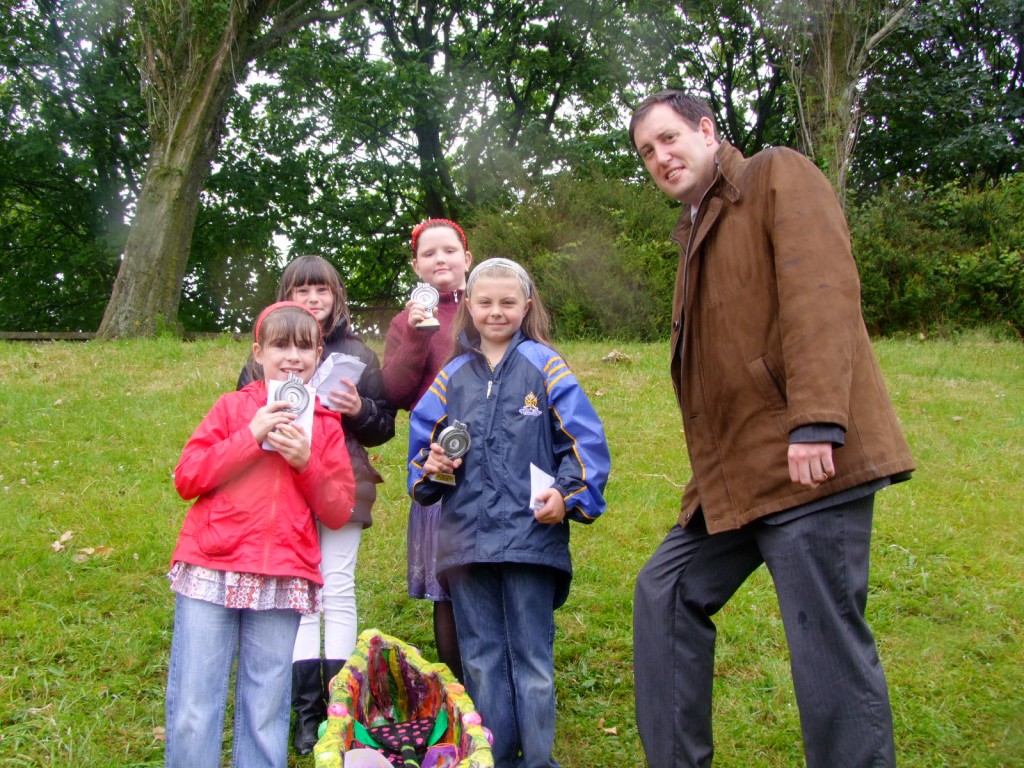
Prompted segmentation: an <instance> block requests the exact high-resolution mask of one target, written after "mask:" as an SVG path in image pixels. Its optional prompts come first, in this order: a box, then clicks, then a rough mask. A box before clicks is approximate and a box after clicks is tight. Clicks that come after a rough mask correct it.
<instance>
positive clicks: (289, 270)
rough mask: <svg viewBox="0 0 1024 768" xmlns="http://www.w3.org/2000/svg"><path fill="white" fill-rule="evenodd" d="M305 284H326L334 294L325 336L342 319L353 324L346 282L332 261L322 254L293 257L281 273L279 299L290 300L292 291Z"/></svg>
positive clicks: (278, 288) (278, 290) (328, 334)
mask: <svg viewBox="0 0 1024 768" xmlns="http://www.w3.org/2000/svg"><path fill="white" fill-rule="evenodd" d="M304 285H326V286H327V287H328V288H330V289H331V293H332V294H334V307H333V309H332V310H331V316H330V318H328V320H327V322H325V323H324V329H323V330H324V336H330V335H331V333H332V332H333V331H334V329H335V328H337V327H338V325H339V323H341V321H342V320H344V321H345V323H346V324H348V325H351V321H350V320H351V319H350V317H349V312H348V295H347V294H346V292H345V284H344V283H342V282H341V276H340V275H339V274H338V270H336V269H335V268H334V265H333V264H331V262H329V261H328V260H327V259H325V258H323V257H322V256H299V257H297V258H295V259H293V260H292V261H291V262H290V263H289V264H288V266H287V267H285V268H284V272H282V273H281V282H280V283H279V284H278V287H277V300H278V301H288V300H289V299H290V298H291V293H292V291H294V290H295V289H296V288H301V287H303V286H304Z"/></svg>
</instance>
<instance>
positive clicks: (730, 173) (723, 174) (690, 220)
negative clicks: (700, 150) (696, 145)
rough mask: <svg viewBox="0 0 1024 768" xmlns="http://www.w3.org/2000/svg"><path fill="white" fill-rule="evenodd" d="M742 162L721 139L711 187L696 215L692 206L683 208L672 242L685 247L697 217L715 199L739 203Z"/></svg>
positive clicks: (736, 150) (717, 206)
mask: <svg viewBox="0 0 1024 768" xmlns="http://www.w3.org/2000/svg"><path fill="white" fill-rule="evenodd" d="M743 160H744V158H743V154H742V153H741V152H740V151H739V150H738V149H736V147H734V146H733V145H732V144H730V143H729V142H728V141H726V140H725V139H722V143H721V144H720V145H719V147H718V150H717V151H716V152H715V177H714V179H712V181H711V186H710V187H708V190H707V192H705V193H704V196H703V197H702V198H701V203H700V207H699V208H698V210H697V211H696V213H695V212H694V210H693V207H692V206H689V205H686V206H683V210H682V212H681V213H680V214H679V220H678V221H677V222H676V226H675V229H674V230H673V231H672V236H671V238H670V239H671V240H672V241H673V242H675V243H677V244H679V245H680V246H683V247H685V245H686V243H687V241H688V240H689V233H690V230H691V229H692V228H693V227H694V226H695V225H696V224H697V218H698V216H701V215H702V214H703V212H704V211H706V210H707V209H708V208H709V207H712V202H713V201H714V200H715V199H716V198H725V199H726V200H728V201H729V202H730V203H731V204H733V205H735V204H736V203H737V202H739V200H740V197H741V195H740V188H739V185H738V184H737V179H738V177H739V173H740V164H741V163H742V162H743ZM720 207H721V205H720V204H719V205H715V206H714V208H715V209H716V210H717V209H719V208H720Z"/></svg>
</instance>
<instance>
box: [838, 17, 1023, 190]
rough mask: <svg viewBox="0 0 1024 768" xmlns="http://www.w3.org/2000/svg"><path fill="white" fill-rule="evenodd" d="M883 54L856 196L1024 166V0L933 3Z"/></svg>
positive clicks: (872, 89) (985, 177) (870, 92)
mask: <svg viewBox="0 0 1024 768" xmlns="http://www.w3.org/2000/svg"><path fill="white" fill-rule="evenodd" d="M883 48H884V53H883V54H882V55H883V56H884V58H885V61H886V66H885V67H884V68H882V69H880V71H878V72H877V73H876V74H875V75H874V76H873V77H872V78H871V79H870V80H869V81H868V83H867V87H866V88H865V90H864V99H863V110H862V111H863V115H864V124H863V127H862V129H861V132H860V139H859V150H858V152H857V156H856V157H855V158H854V163H853V166H852V168H851V182H852V183H851V190H852V191H855V192H856V193H857V194H858V195H869V194H874V193H877V192H878V190H879V189H880V187H881V186H882V185H884V184H888V183H892V182H895V181H896V180H897V179H898V178H899V177H900V176H912V177H917V178H923V179H925V180H927V181H928V182H930V183H932V184H936V185H938V184H945V183H947V182H957V183H963V182H964V181H971V182H978V183H994V182H996V181H998V180H999V179H1000V178H1002V177H1003V176H1005V175H1007V174H1011V173H1020V171H1021V170H1024V2H1021V0H932V1H931V2H929V3H923V4H920V5H918V6H916V7H915V9H914V12H913V14H912V15H911V17H910V18H909V19H908V20H907V23H905V24H903V25H901V27H900V28H899V29H898V30H897V31H896V32H895V33H894V34H893V35H891V36H890V37H889V38H888V39H887V40H886V41H885V42H884V43H883Z"/></svg>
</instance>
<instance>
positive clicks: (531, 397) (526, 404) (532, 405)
mask: <svg viewBox="0 0 1024 768" xmlns="http://www.w3.org/2000/svg"><path fill="white" fill-rule="evenodd" d="M519 412H520V413H521V414H523V416H540V408H538V407H537V395H535V394H534V393H533V392H531V393H530V394H528V395H527V396H526V397H524V398H523V407H522V408H520V409H519Z"/></svg>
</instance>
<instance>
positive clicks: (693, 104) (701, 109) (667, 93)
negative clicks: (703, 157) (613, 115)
mask: <svg viewBox="0 0 1024 768" xmlns="http://www.w3.org/2000/svg"><path fill="white" fill-rule="evenodd" d="M658 104H668V105H669V106H670V107H672V109H673V110H675V112H676V113H677V114H678V115H679V116H680V117H682V118H683V119H684V120H685V121H686V122H687V123H689V124H690V126H691V127H692V128H696V127H697V124H698V123H700V121H701V118H704V117H706V118H708V119H709V120H710V121H711V124H712V125H714V124H715V116H714V114H713V113H712V112H711V107H709V106H708V103H707V102H706V101H704V99H702V98H700V97H699V96H693V95H691V94H689V93H684V92H683V91H677V90H675V89H674V88H669V89H667V90H664V91H658V92H657V93H655V94H652V95H651V96H648V97H647V98H646V99H644V100H643V101H642V102H640V106H638V107H637V108H636V110H635V111H634V112H633V117H631V118H630V119H629V143H630V144H632V145H633V150H634V151H636V148H637V147H636V140H635V139H634V138H633V132H634V131H635V130H636V124H637V123H639V122H640V121H641V120H643V119H644V117H646V116H647V113H648V112H650V111H651V109H652V108H654V107H656V106H657V105H658ZM715 137H716V138H717V137H718V129H717V128H716V129H715Z"/></svg>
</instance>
